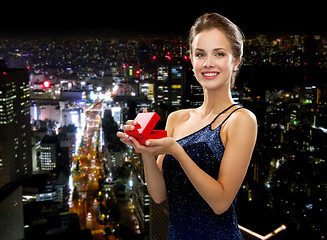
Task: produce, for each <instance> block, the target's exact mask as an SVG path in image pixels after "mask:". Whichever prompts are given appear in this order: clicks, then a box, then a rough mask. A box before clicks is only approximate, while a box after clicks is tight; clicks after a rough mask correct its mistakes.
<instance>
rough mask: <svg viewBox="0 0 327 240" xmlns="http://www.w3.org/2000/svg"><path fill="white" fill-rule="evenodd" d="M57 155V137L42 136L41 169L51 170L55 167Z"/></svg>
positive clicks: (44, 170)
mask: <svg viewBox="0 0 327 240" xmlns="http://www.w3.org/2000/svg"><path fill="white" fill-rule="evenodd" d="M57 155H58V137H57V136H48V135H46V136H44V138H43V139H42V141H41V144H40V164H41V171H43V172H48V171H52V170H53V169H54V168H55V167H56V163H57Z"/></svg>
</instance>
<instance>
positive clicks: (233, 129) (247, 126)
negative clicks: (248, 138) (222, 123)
mask: <svg viewBox="0 0 327 240" xmlns="http://www.w3.org/2000/svg"><path fill="white" fill-rule="evenodd" d="M226 125H227V124H226ZM228 125H229V126H228V127H227V128H228V132H229V133H233V134H244V133H245V132H248V133H249V132H252V133H253V134H254V135H256V133H257V118H256V116H255V115H254V113H253V112H251V111H250V110H248V109H246V108H242V109H240V110H238V111H236V112H235V113H234V114H232V115H231V117H230V120H229V121H228Z"/></svg>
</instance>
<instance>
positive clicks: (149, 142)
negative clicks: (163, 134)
mask: <svg viewBox="0 0 327 240" xmlns="http://www.w3.org/2000/svg"><path fill="white" fill-rule="evenodd" d="M145 145H146V146H148V147H153V146H158V145H162V140H161V139H148V140H146V141H145Z"/></svg>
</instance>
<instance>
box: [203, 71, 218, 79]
mask: <svg viewBox="0 0 327 240" xmlns="http://www.w3.org/2000/svg"><path fill="white" fill-rule="evenodd" d="M202 75H203V76H204V77H205V78H209V79H212V78H215V77H216V76H218V75H219V72H202Z"/></svg>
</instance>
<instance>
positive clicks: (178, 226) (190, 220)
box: [162, 104, 243, 240]
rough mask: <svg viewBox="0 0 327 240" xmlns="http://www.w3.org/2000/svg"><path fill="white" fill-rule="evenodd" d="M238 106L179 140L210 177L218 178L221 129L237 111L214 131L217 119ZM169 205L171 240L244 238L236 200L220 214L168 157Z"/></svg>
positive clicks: (165, 171) (169, 156)
mask: <svg viewBox="0 0 327 240" xmlns="http://www.w3.org/2000/svg"><path fill="white" fill-rule="evenodd" d="M235 105H236V104H233V105H231V106H229V107H228V108H226V109H225V110H224V111H222V112H221V113H219V114H218V115H217V116H216V117H215V119H214V120H213V121H212V122H211V123H210V124H209V125H207V126H205V127H203V128H202V129H200V130H198V131H196V132H194V133H192V134H190V135H188V136H186V137H184V138H182V139H179V140H178V141H177V142H178V143H179V144H180V145H181V146H182V147H183V148H184V150H185V152H186V153H187V155H188V156H189V157H190V158H191V159H192V160H193V161H194V162H195V163H196V164H197V165H198V166H199V167H200V168H201V169H202V170H203V171H205V172H206V173H207V174H208V175H210V176H211V177H213V178H214V179H218V173H219V167H220V162H221V159H222V157H223V154H224V146H223V143H222V141H221V138H220V129H221V126H222V125H223V124H224V122H225V121H226V120H227V119H228V118H229V117H230V116H231V115H232V114H233V113H234V112H235V111H237V110H238V109H240V108H241V107H239V108H237V109H235V110H233V111H232V112H231V113H230V114H229V115H228V116H227V117H226V118H225V119H224V121H223V122H222V123H221V124H220V125H219V126H218V127H216V128H215V129H213V130H212V129H211V125H212V123H214V122H215V121H216V119H217V118H218V117H219V116H220V115H221V114H223V113H225V112H226V111H228V110H229V109H231V108H232V107H233V106H235ZM162 170H163V176H164V179H165V182H166V187H167V195H168V205H169V227H168V238H167V239H169V240H192V239H194V240H200V239H201V240H218V239H219V240H225V239H226V240H227V239H228V240H231V239H237V240H240V239H243V238H242V235H241V232H240V230H239V228H238V225H237V219H236V214H235V209H234V205H235V203H236V198H235V199H234V200H233V202H232V204H231V206H230V207H229V209H228V210H227V211H226V212H224V213H223V214H221V215H217V214H215V213H214V211H213V210H212V209H211V207H210V206H209V205H208V204H207V202H206V201H205V200H204V199H203V198H202V197H201V195H200V194H199V193H198V192H197V191H196V189H195V188H194V186H193V185H192V183H191V182H190V180H189V179H188V177H187V176H186V174H185V172H184V170H183V169H182V167H181V166H180V164H179V162H178V161H177V160H176V159H175V158H174V157H173V156H172V155H169V154H166V155H165V158H164V160H163V163H162Z"/></svg>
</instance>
